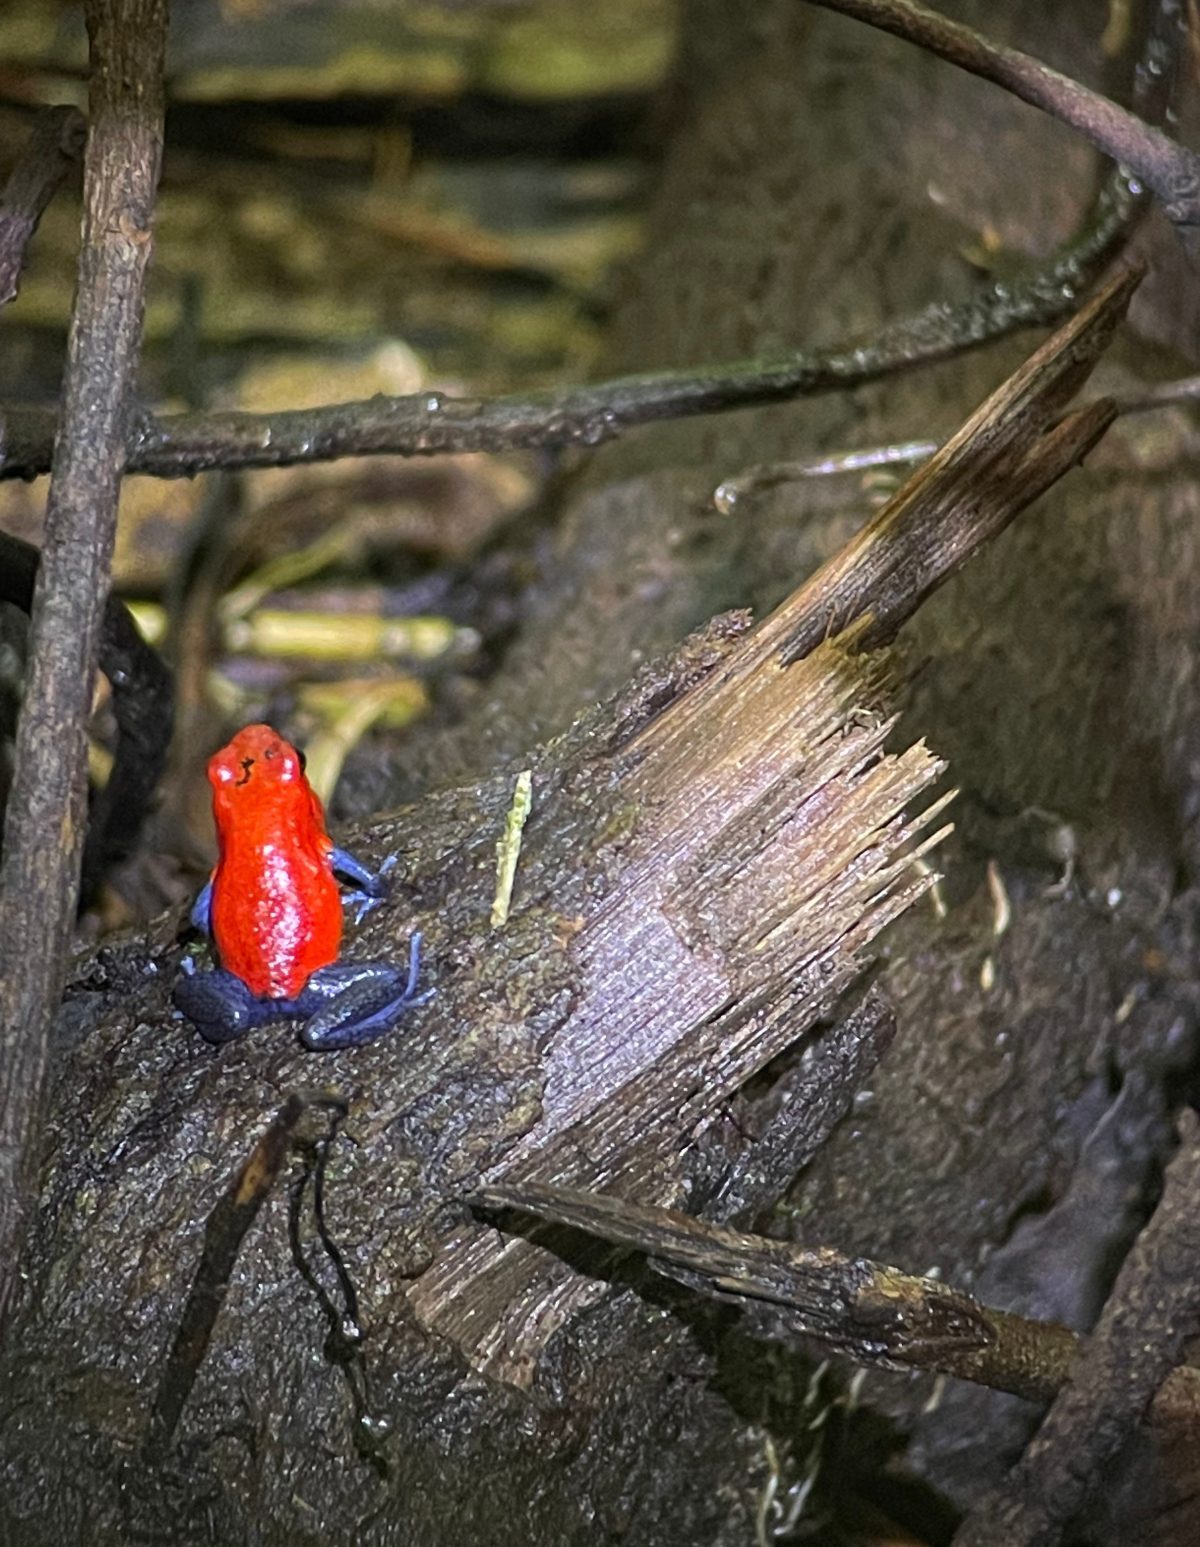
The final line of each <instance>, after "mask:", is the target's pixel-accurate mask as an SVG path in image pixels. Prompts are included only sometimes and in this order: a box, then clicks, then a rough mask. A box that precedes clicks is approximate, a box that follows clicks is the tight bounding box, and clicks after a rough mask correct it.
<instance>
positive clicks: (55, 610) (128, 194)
mask: <svg viewBox="0 0 1200 1547" xmlns="http://www.w3.org/2000/svg"><path fill="white" fill-rule="evenodd" d="M86 17H87V25H88V36H89V40H90V46H91V66H92V74H91V87H90V109H91V111H90V123H91V129H90V133H89V137H88V147H87V156H86V160H85V167H84V228H83V248H82V252H81V254H80V261H79V282H78V288H77V292H76V297H75V307H74V312H73V315H72V319H71V335H70V340H69V343H68V354H67V369H66V379H65V387H64V401H63V417H62V433H61V435H60V436H59V439H58V443H57V446H56V448H55V454H54V469H53V476H52V478H51V483H50V495H49V500H48V503H47V511H46V539H45V544H44V546H43V549H42V563H41V569H40V572H39V576H38V584H37V590H36V593H35V596H34V605H33V615H32V622H31V631H30V656H31V667H30V674H29V681H28V684H27V687H26V693H25V701H24V706H23V708H22V712H21V718H20V723H19V725H18V728H17V751H16V769H15V773H14V778H13V785H12V791H11V794H10V798H9V805H8V817H7V825H6V829H5V843H4V858H3V867H2V868H0V971H2V972H3V974H4V976H3V978H2V979H0V1317H2V1316H3V1314H4V1311H5V1309H6V1308H7V1303H8V1299H9V1296H10V1294H11V1291H12V1286H13V1283H14V1280H15V1276H16V1257H17V1251H18V1247H19V1244H20V1236H21V1228H22V1222H23V1219H24V1214H25V1209H26V1208H27V1206H28V1203H29V1199H30V1196H31V1192H32V1187H33V1182H34V1176H35V1166H36V1160H37V1154H38V1146H39V1140H40V1131H41V1123H42V1104H43V1087H44V1084H45V1072H46V1064H47V1045H48V1039H49V1032H50V1020H51V1015H52V1013H53V1010H54V1006H55V1005H56V1003H57V1001H58V996H59V993H60V992H61V987H62V977H63V968H64V963H65V957H66V951H67V945H68V940H69V937H70V930H71V923H72V920H73V917H74V912H75V901H76V896H77V894H78V887H79V863H80V855H81V852H82V847H83V829H84V772H85V752H86V746H85V737H84V727H85V724H86V720H87V713H88V708H89V705H90V701H91V693H92V684H93V679H94V677H95V671H96V657H97V649H98V641H99V635H100V626H101V619H102V617H103V613H104V606H105V601H106V598H107V595H108V584H109V567H110V563H111V558H112V548H113V538H114V533H115V530H116V514H117V496H118V492H119V489H120V482H121V467H122V463H123V460H124V446H125V409H126V404H127V402H128V397H129V389H130V386H131V384H132V381H133V376H134V371H135V368H136V364H137V355H138V346H139V342H140V339H141V328H142V290H143V283H144V278H145V271H146V265H147V262H148V260H149V257H150V247H151V238H150V221H151V215H152V211H153V207H154V191H155V187H156V185H157V182H158V171H159V162H160V158H161V153H162V118H163V59H164V52H165V44H166V31H167V5H166V0H89V4H88V5H87V7H86Z"/></svg>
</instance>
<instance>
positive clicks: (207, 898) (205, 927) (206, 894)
mask: <svg viewBox="0 0 1200 1547" xmlns="http://www.w3.org/2000/svg"><path fill="white" fill-rule="evenodd" d="M189 918H190V919H191V922H192V928H193V929H198V930H199V931H200V933H201V934H202V935H208V937H209V938H210V939H211V938H212V882H211V881H206V882H205V883H204V885H203V886H202V887H201V888H200V895H199V897H197V898H196V900H195V902H194V903H193V904H192V911H191V913H190V914H189Z"/></svg>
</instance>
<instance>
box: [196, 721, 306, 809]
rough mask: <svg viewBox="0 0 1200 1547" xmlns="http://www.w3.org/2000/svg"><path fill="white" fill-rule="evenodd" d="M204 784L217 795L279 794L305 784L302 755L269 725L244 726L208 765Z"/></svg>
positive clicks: (214, 755)
mask: <svg viewBox="0 0 1200 1547" xmlns="http://www.w3.org/2000/svg"><path fill="white" fill-rule="evenodd" d="M208 782H209V783H210V784H211V785H212V787H213V789H214V791H216V792H217V793H218V794H221V793H223V792H231V793H232V792H233V791H236V790H245V791H247V792H248V793H249V792H253V793H254V794H268V793H272V792H279V791H280V790H281V789H283V788H286V787H287V786H288V785H299V786H301V787H303V786H304V784H305V783H306V781H305V778H304V754H303V753H302V752H297V751H296V749H295V747H294V746H292V744H291V742H290V741H285V740H284V739H283V737H282V736H281V735H280V734H279V732H278V731H276V730H272V729H271V727H270V726H269V725H247V726H246V728H245V729H244V730H240V731H238V733H237V735H236V736H235V737H234V738H233V740H232V741H231V742H230V743H229V745H228V746H224V747H222V748H221V750H220V751H219V752H216V753H214V754H213V756H212V757H211V758H210V759H209V761H208Z"/></svg>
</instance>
